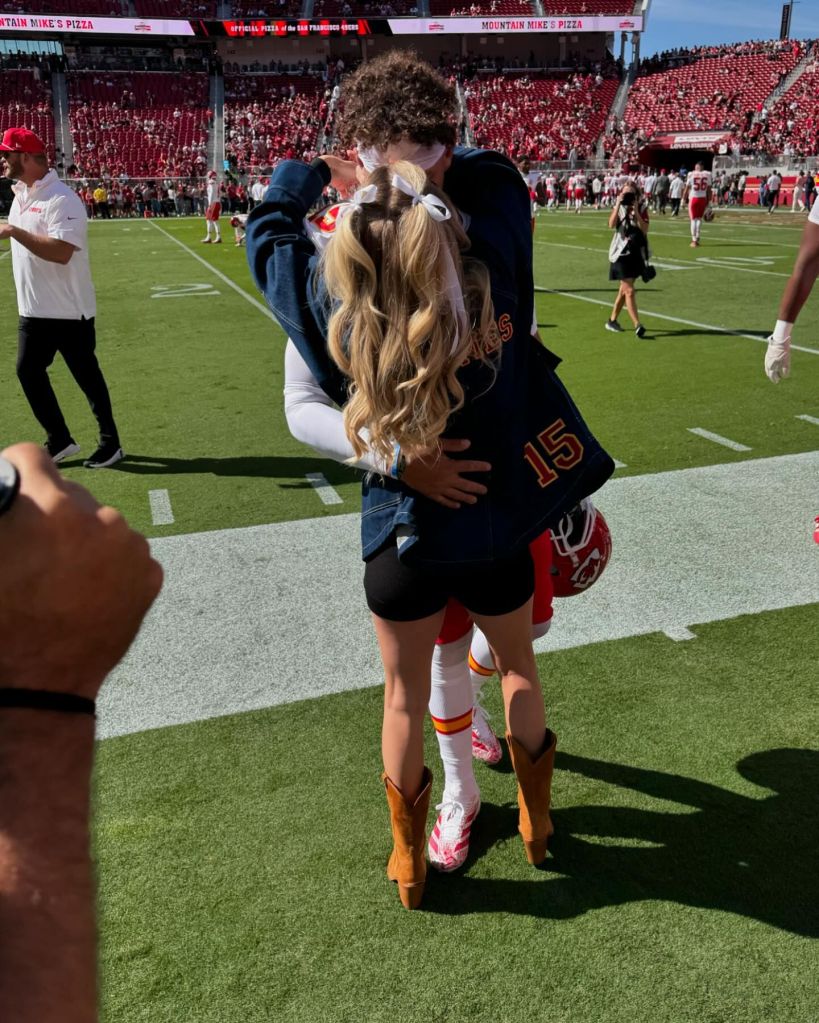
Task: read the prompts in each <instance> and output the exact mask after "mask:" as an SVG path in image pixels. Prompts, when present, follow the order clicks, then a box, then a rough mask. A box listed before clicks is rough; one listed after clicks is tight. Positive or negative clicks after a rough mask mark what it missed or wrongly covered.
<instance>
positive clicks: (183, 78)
mask: <svg viewBox="0 0 819 1023" xmlns="http://www.w3.org/2000/svg"><path fill="white" fill-rule="evenodd" d="M68 87H69V98H70V111H69V116H70V121H71V134H72V136H73V138H74V162H75V164H76V166H77V169H78V171H79V173H81V174H82V175H85V176H88V177H100V176H102V175H104V174H105V173H106V172H107V173H108V174H110V175H112V176H114V177H119V176H123V175H127V176H130V177H152V176H154V175H167V176H177V175H178V176H184V177H187V176H190V175H192V174H201V173H203V172H204V170H205V163H206V155H207V139H208V119H209V111H208V76H207V75H205V74H187V75H182V74H167V73H161V72H152V71H147V72H115V71H100V72H77V73H76V74H73V75H71V76H70V77H69V79H68Z"/></svg>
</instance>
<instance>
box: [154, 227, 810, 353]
mask: <svg viewBox="0 0 819 1023" xmlns="http://www.w3.org/2000/svg"><path fill="white" fill-rule="evenodd" d="M149 223H150V225H151V227H154V228H156V230H157V231H159V232H160V234H164V235H165V237H166V238H170V240H171V241H172V242H174V243H175V244H176V245H178V246H179V247H180V248H181V249H184V250H185V252H187V253H188V255H189V256H193V258H194V259H195V260H196V261H197V262H198V263H201V264H202V266H205V267H207V268H208V270H210V272H211V273H213V274H216V276H217V277H218V278H219V280H221V281H224V282H225V284H227V286H228V287H229V288H233V290H234V291H235V292H236V294H237V295H241V296H242V298H243V299H244V300H245V301H246V302H250V304H251V305H252V306H255V307H256V308H257V309H258V310H259V312H260V313H264V314H265V316H266V317H267V318H268V319H269V320H272V321H273V322H274V323H277V320H276V317H275V316H274V315H273V313H271V311H270V310H269V309H268V308H267V306H266V305H262V303H261V302H260V301H259V300H258V299H257V298H254V297H253V296H252V295H249V294H248V293H247V292H246V291H245V289H244V288H240V287H239V285H238V284H237V283H236V281H232V280H231V279H230V278H229V277H228V276H226V275H225V274H223V273H222V271H221V270H217V269H216V267H215V266H213V264H212V263H209V262H208V261H207V260H206V259H203V258H202V257H201V256H200V255H199V253H198V252H194V251H193V249H191V248H189V247H188V246H187V245H186V244H185V243H184V242H182V241H180V240H179V239H178V238H174V236H173V235H172V234H170V233H169V232H168V231H166V230H165V228H164V227H160V226H159V224H157V223H156V222H155V221H153V220H151V221H149ZM144 230H146V231H147V230H149V228H147V227H146V228H144ZM791 347H793V345H792V346H791Z"/></svg>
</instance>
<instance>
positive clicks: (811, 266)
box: [765, 199, 819, 384]
mask: <svg viewBox="0 0 819 1023" xmlns="http://www.w3.org/2000/svg"><path fill="white" fill-rule="evenodd" d="M817 277H819V199H817V200H816V202H815V203H814V204H813V209H812V210H811V211H810V216H809V217H808V222H807V224H805V231H804V233H803V235H802V244H801V245H800V246H799V253H798V255H797V257H796V263H795V264H794V267H793V273H792V274H791V277H790V280H789V281H788V283H787V284H786V285H785V291H784V292H783V294H782V300H781V302H780V303H779V319H778V320H777V321H776V326H775V327H774V331H773V334H771V336H770V337H769V338H768V349H767V351H766V352H765V372H766V373H767V375H768V379H769V380H771V381H773V383H775V384H778V383H779V381H780V380H782V379H783V378H784V377H786V376H788V375H789V374H790V371H791V334H792V332H793V326H794V324H795V323H796V318H797V316H799V313H800V312H801V311H802V306H803V305H804V304H805V302H807V300H808V296H809V295H810V293H811V291H812V289H813V286H814V284H815V283H816V278H817Z"/></svg>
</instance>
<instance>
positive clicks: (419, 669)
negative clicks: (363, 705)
mask: <svg viewBox="0 0 819 1023" xmlns="http://www.w3.org/2000/svg"><path fill="white" fill-rule="evenodd" d="M443 619H444V612H443V611H440V612H438V613H437V614H434V615H432V616H431V617H429V618H421V619H419V620H418V621H414V622H392V621H388V620H387V619H386V618H379V617H377V616H376V615H373V622H374V623H375V634H376V637H377V638H378V646H379V648H380V650H381V660H382V662H383V664H384V722H383V726H382V729H381V753H382V756H383V759H384V770H385V771H386V773H387V776H388V777H389V779H390V780H391V781H392V783H393V784H394V785H395V787H396V788H398V789H400V790H401V792H402V793H403V795H404V797H405V798H406V799H407V800H408V801H410V802H411V801H412V800H413V799H415V797H416V796H417V795H418V793H419V792H420V791H421V787H422V779H423V774H424V717H425V715H426V712H427V705H428V703H429V691H430V665H431V662H432V652H433V648H434V646H435V639H436V637H437V636H438V633H439V632H440V629H441V624H442V622H443Z"/></svg>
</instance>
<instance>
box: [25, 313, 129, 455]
mask: <svg viewBox="0 0 819 1023" xmlns="http://www.w3.org/2000/svg"><path fill="white" fill-rule="evenodd" d="M96 344H97V338H96V333H95V331H94V319H93V317H92V318H91V319H90V320H85V319H83V320H44V319H39V318H35V317H31V316H21V317H20V327H19V333H18V348H17V377H18V379H19V381H20V383H21V384H22V386H23V393H24V394H25V396H26V398H27V399H28V403H29V405H30V406H31V411H32V412H33V413H34V415H35V416H36V418H37V421H38V422H39V423H40V425H41V426H42V427H43V429H44V430H45V431H46V434H47V435H48V440H49V441H50V442H52V443H53V444H54V445H56V446H57V447H61V446H64V445H65V444H67V443H68V441H69V438H70V437H71V431H70V430H69V429H68V426H67V425H66V422H65V419H64V418H63V414H62V411H61V409H60V405H59V403H58V401H57V396H56V395H55V394H54V389H53V388H52V386H51V381H50V380H49V378H48V372H47V370H48V367H49V366H50V365H51V363H52V362H53V361H54V356H55V355H56V354H57V352H59V353H60V355H62V357H63V359H65V364H66V366H68V368H69V370H70V371H71V375H72V376H73V377H74V379H75V380H76V381H77V383H78V384H79V385H80V388H81V389H82V392H83V394H84V395H85V396H86V398H87V399H88V404H89V405H90V406H91V411H92V412H93V413H94V416H95V418H96V420H97V422H98V423H99V428H100V442H101V443H103V444H104V443H106V442H109V441H111V442H115V443H119V434H118V433H117V427H116V423H115V422H114V413H113V412H112V411H111V399H110V397H109V396H108V387H107V386H106V383H105V378H104V377H103V375H102V370H101V369H100V366H99V363H98V362H97V357H96V355H95V354H94V349H95V347H96Z"/></svg>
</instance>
